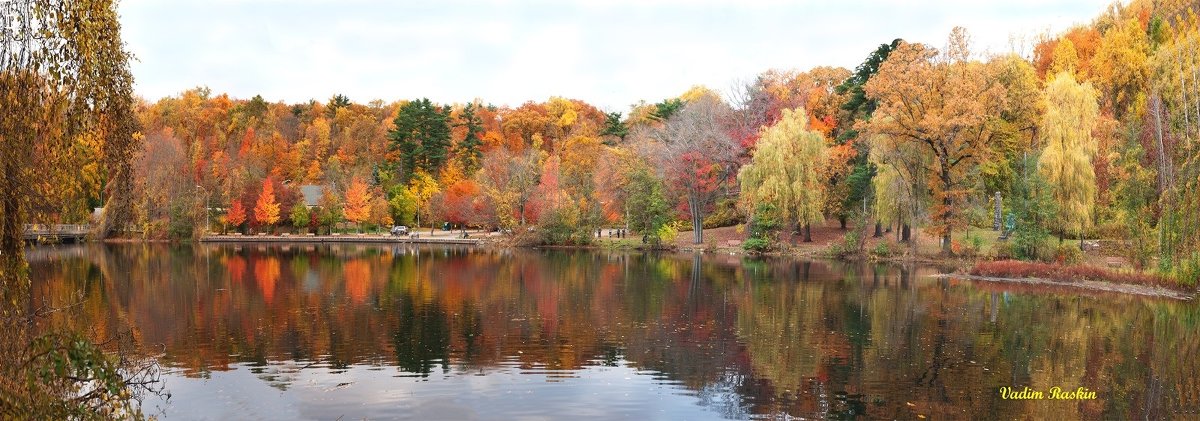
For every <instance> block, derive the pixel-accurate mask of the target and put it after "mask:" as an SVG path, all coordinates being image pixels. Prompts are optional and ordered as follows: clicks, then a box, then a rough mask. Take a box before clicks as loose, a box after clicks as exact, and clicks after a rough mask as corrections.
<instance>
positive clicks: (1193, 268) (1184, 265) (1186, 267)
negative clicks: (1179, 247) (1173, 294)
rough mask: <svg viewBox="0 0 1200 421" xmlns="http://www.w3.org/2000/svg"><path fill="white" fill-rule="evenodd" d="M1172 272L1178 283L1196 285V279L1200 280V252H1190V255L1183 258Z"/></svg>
mask: <svg viewBox="0 0 1200 421" xmlns="http://www.w3.org/2000/svg"><path fill="white" fill-rule="evenodd" d="M1174 272H1175V280H1177V281H1178V282H1179V284H1180V285H1187V286H1191V287H1194V286H1196V281H1197V280H1200V254H1197V253H1192V255H1191V257H1189V258H1187V259H1183V261H1181V262H1179V264H1178V265H1176V266H1175V271H1174Z"/></svg>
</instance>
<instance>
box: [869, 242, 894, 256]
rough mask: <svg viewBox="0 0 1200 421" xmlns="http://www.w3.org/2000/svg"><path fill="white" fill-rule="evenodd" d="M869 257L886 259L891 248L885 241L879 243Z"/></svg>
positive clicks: (890, 253) (889, 254)
mask: <svg viewBox="0 0 1200 421" xmlns="http://www.w3.org/2000/svg"><path fill="white" fill-rule="evenodd" d="M871 255H873V256H876V257H888V256H891V255H892V247H891V246H890V245H888V243H887V242H886V241H881V242H879V244H876V245H875V248H873V249H871Z"/></svg>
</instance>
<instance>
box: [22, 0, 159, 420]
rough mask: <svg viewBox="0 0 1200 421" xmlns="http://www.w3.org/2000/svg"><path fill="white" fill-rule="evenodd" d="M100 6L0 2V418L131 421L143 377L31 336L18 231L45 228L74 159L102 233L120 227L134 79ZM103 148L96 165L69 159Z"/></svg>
mask: <svg viewBox="0 0 1200 421" xmlns="http://www.w3.org/2000/svg"><path fill="white" fill-rule="evenodd" d="M128 62H129V54H128V53H127V52H126V51H125V49H124V44H123V43H122V41H121V36H120V25H119V23H118V20H117V13H116V5H115V4H114V2H113V1H111V0H72V1H67V0H8V1H2V2H0V110H2V111H0V170H2V171H0V298H2V301H0V325H2V326H0V328H2V330H3V332H4V335H3V337H2V338H0V418H4V419H66V418H84V419H87V418H110V417H125V416H134V417H136V416H138V415H140V414H139V413H138V410H137V408H136V405H135V404H134V403H133V402H132V399H131V398H132V397H133V395H134V393H135V392H134V389H133V388H132V386H135V385H138V384H141V385H146V384H149V381H143V380H146V379H148V378H149V377H148V376H149V372H148V371H145V370H141V369H140V368H137V367H138V366H139V365H138V364H135V363H132V362H131V361H130V360H126V359H124V358H122V357H120V356H117V355H113V354H110V353H108V352H106V350H105V349H102V348H101V347H99V346H96V345H94V344H92V343H91V342H90V341H89V340H88V339H86V338H84V337H83V336H81V335H79V334H76V333H73V332H55V331H50V332H46V331H38V332H35V331H34V327H35V326H36V325H37V324H38V320H39V319H40V318H41V317H43V316H44V313H45V312H46V311H47V310H45V309H46V308H47V307H46V305H45V304H43V303H31V302H30V294H29V284H30V280H29V273H28V266H27V264H26V262H25V258H24V250H23V249H24V245H23V234H24V224H26V223H28V222H29V221H33V220H39V219H52V218H54V217H55V215H56V214H58V213H59V212H61V211H62V209H63V198H64V197H69V196H71V193H72V192H73V191H77V190H78V188H79V185H80V183H81V181H80V180H81V179H83V178H85V177H83V176H82V175H81V174H80V173H79V169H80V168H81V167H82V165H81V164H82V163H83V162H82V161H83V160H85V159H88V160H97V158H98V160H99V161H100V162H101V163H102V164H103V167H104V169H105V170H104V172H105V176H104V178H106V179H107V180H108V186H107V187H106V191H107V193H108V194H107V195H106V196H107V198H108V200H109V204H110V206H109V209H110V211H109V215H108V216H109V221H110V224H109V227H117V226H119V225H120V224H119V222H120V221H122V220H127V215H128V210H129V203H130V202H131V201H130V195H131V192H132V187H131V185H130V184H131V179H130V175H131V172H130V156H131V154H132V151H133V150H135V142H136V139H135V132H136V131H137V121H136V117H135V116H134V115H133V96H132V86H133V78H132V76H131V74H130V72H129V65H128ZM97 140H98V141H100V142H102V146H101V147H100V148H99V149H100V154H101V156H99V157H96V156H86V155H82V154H81V153H80V152H79V148H78V145H79V144H80V143H81V142H91V143H93V144H94V143H95V142H96V141H97Z"/></svg>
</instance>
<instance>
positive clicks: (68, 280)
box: [29, 245, 1200, 420]
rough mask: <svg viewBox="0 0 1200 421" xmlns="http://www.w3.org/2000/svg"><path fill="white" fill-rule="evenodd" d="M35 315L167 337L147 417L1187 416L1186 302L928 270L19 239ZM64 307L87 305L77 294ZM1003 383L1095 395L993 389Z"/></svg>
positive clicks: (716, 259) (1196, 399)
mask: <svg viewBox="0 0 1200 421" xmlns="http://www.w3.org/2000/svg"><path fill="white" fill-rule="evenodd" d="M29 258H30V267H31V273H32V276H33V278H34V281H33V283H34V288H33V294H34V300H35V303H37V304H39V305H40V304H47V305H56V304H57V305H62V304H66V303H73V302H74V303H79V304H80V305H78V306H76V307H75V310H74V311H69V312H63V313H60V314H55V315H54V316H52V317H53V319H52V320H51V323H52V324H57V325H60V326H68V327H73V328H77V329H81V330H86V331H87V332H90V334H91V335H94V336H95V337H96V338H98V339H99V338H107V337H111V336H113V335H116V334H118V333H120V332H132V337H133V338H134V340H135V341H136V342H137V344H139V345H140V346H141V347H142V348H143V349H144V350H147V351H148V352H153V353H161V356H160V357H158V360H159V362H160V363H161V365H162V366H163V367H164V370H165V371H166V372H167V374H166V375H165V376H164V379H165V385H166V388H167V390H168V391H169V392H170V397H169V398H168V399H159V398H150V399H147V400H146V402H145V403H144V407H145V408H146V410H147V412H148V413H150V414H158V415H159V416H160V417H161V418H163V419H338V418H341V419H362V418H369V419H421V420H426V419H456V420H457V419H614V418H618V419H621V418H626V419H689V420H690V419H747V418H765V419H777V418H788V417H805V418H834V419H854V418H863V419H867V418H871V419H877V418H886V419H919V418H920V417H926V418H927V419H980V418H984V419H992V418H1004V419H1011V418H1030V419H1053V418H1061V419H1076V418H1087V419H1100V418H1111V419H1129V418H1138V419H1144V418H1149V419H1162V418H1176V417H1183V418H1188V417H1197V416H1200V411H1198V410H1200V360H1198V358H1200V353H1198V351H1200V332H1198V330H1197V328H1198V326H1200V311H1198V310H1197V305H1196V304H1194V303H1184V302H1176V301H1168V300H1162V299H1147V298H1138V297H1130V296H1123V295H1111V294H1109V295H1094V294H1084V295H1080V294H1079V293H1078V291H1075V290H1053V289H1042V290H1031V289H1028V288H1027V287H1019V286H1010V285H996V284H986V283H973V282H969V281H955V280H941V279H936V278H933V277H930V276H929V275H932V274H936V273H937V271H936V270H935V269H932V268H923V267H903V266H886V265H867V264H853V265H847V264H841V263H833V262H819V261H816V262H805V261H794V260H755V259H743V258H741V257H735V256H714V255H704V256H693V255H677V254H663V255H646V254H626V253H610V252H559V251H532V250H512V251H492V250H474V249H466V248H442V247H414V246H387V245H384V246H356V245H347V246H290V247H288V246H265V245H264V246H259V245H250V246H212V245H205V246H166V245H126V246H103V245H88V246H79V247H57V248H35V249H33V250H30V251H29ZM80 301H81V302H80ZM1003 386H1010V387H1016V388H1017V389H1020V388H1022V387H1025V386H1029V387H1030V388H1032V389H1034V390H1042V391H1047V392H1048V391H1049V389H1050V388H1051V387H1054V386H1058V387H1062V388H1063V389H1072V390H1074V389H1075V388H1077V387H1086V388H1088V389H1089V390H1091V391H1094V392H1095V393H1096V399H1094V400H1077V401H1061V400H1059V401H1055V400H1026V401H1018V400H1004V399H1001V396H1000V388H1001V387H1003Z"/></svg>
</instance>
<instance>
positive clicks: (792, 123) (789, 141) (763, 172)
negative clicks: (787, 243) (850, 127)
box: [738, 108, 828, 242]
mask: <svg viewBox="0 0 1200 421" xmlns="http://www.w3.org/2000/svg"><path fill="white" fill-rule="evenodd" d="M827 158H828V152H827V151H826V146H825V138H824V137H823V136H822V135H821V134H820V133H818V132H816V131H813V130H810V129H809V128H808V113H807V112H805V111H804V109H803V108H799V109H794V110H783V114H782V118H780V119H779V121H778V122H776V123H775V124H774V125H772V126H771V127H768V128H766V129H764V130H763V134H762V136H761V137H760V138H759V140H758V144H757V149H756V150H755V151H754V157H753V158H751V160H750V163H749V164H746V166H744V167H742V170H741V172H740V173H738V181H740V182H741V186H742V199H743V201H744V202H745V207H746V209H749V210H750V212H753V210H754V209H757V208H758V206H759V204H762V203H770V204H773V205H775V206H774V208H775V209H776V211H778V212H779V214H780V215H779V216H780V217H782V218H784V219H785V220H788V221H790V222H792V223H793V224H794V225H797V226H803V227H804V241H805V242H811V241H812V224H813V223H815V222H822V221H824V219H825V217H824V215H823V213H822V212H821V211H822V207H823V205H824V202H825V198H824V195H825V182H824V181H825V180H824V177H823V176H822V175H823V173H824V166H825V164H826V162H825V161H826V160H827Z"/></svg>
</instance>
